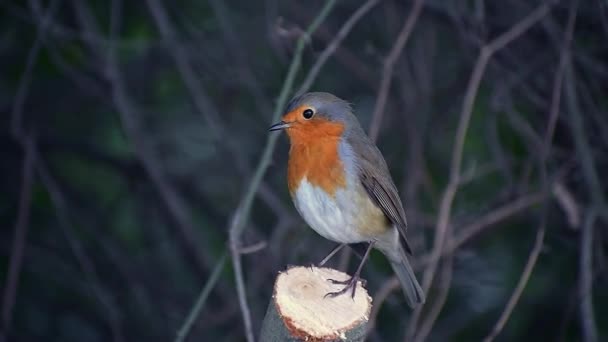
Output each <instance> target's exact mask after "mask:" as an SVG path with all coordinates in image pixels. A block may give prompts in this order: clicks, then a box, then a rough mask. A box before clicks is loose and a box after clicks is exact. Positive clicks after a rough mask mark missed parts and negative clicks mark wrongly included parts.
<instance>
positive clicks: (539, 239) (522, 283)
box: [484, 218, 545, 342]
mask: <svg viewBox="0 0 608 342" xmlns="http://www.w3.org/2000/svg"><path fill="white" fill-rule="evenodd" d="M542 220H543V222H542V223H541V226H540V227H539V228H538V232H537V233H536V241H535V242H534V247H533V248H532V251H531V252H530V256H529V257H528V261H527V262H526V266H525V267H524V271H523V273H522V275H521V278H519V282H518V283H517V286H516V287H515V290H514V291H513V294H511V297H510V298H509V301H508V302H507V306H506V307H505V310H504V311H503V312H502V314H501V315H500V318H499V319H498V322H496V325H495V326H494V328H493V329H492V332H491V333H490V334H489V335H488V336H487V337H486V338H485V339H484V341H485V342H489V341H492V340H494V338H496V336H498V334H499V333H500V331H501V330H502V328H503V327H504V326H505V324H506V323H507V320H508V319H509V316H511V312H512V311H513V308H515V304H517V302H518V301H519V297H521V294H522V292H523V291H524V289H525V288H526V284H528V279H529V278H530V275H531V274H532V270H533V269H534V266H535V265H536V260H537V259H538V255H539V254H540V252H541V251H542V248H543V242H544V240H545V222H544V221H545V218H543V219H542Z"/></svg>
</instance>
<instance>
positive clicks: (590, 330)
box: [578, 208, 598, 342]
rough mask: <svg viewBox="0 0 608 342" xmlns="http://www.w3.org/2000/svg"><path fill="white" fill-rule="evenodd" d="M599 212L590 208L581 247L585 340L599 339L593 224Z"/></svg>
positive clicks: (586, 341)
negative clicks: (594, 296)
mask: <svg viewBox="0 0 608 342" xmlns="http://www.w3.org/2000/svg"><path fill="white" fill-rule="evenodd" d="M596 217H597V213H596V212H595V209H593V208H592V209H589V211H588V213H587V217H586V218H585V224H584V225H583V231H582V237H581V246H580V248H579V251H580V254H581V256H580V258H579V276H578V282H579V284H578V291H579V293H578V295H579V302H580V306H579V310H580V320H581V323H580V324H581V330H582V338H583V341H585V342H596V341H597V340H598V335H597V326H596V324H595V315H594V314H593V226H594V224H595V219H596Z"/></svg>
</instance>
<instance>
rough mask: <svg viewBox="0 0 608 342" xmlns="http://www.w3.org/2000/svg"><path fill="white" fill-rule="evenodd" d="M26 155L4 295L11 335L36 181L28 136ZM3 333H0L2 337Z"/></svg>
mask: <svg viewBox="0 0 608 342" xmlns="http://www.w3.org/2000/svg"><path fill="white" fill-rule="evenodd" d="M23 148H24V157H23V168H22V174H23V179H22V183H21V190H20V195H19V206H18V209H17V220H16V222H15V235H14V236H13V243H12V248H11V256H10V259H9V264H8V267H7V269H8V272H7V275H6V283H5V285H4V295H3V297H2V331H4V333H5V334H6V335H9V332H10V330H11V321H12V318H13V307H14V305H15V299H16V296H17V289H18V287H19V274H20V272H21V266H22V264H23V251H24V249H25V239H26V236H27V232H28V227H29V221H30V209H31V202H32V183H33V182H34V172H33V170H34V163H35V161H34V141H33V138H31V137H28V138H25V139H24V141H23ZM1 336H2V334H1V333H0V337H1Z"/></svg>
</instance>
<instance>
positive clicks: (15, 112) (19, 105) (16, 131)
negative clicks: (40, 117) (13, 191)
mask: <svg viewBox="0 0 608 342" xmlns="http://www.w3.org/2000/svg"><path fill="white" fill-rule="evenodd" d="M59 3H60V1H59V0H56V1H53V2H51V4H50V5H49V7H48V9H47V10H46V12H45V14H44V15H43V17H42V19H41V22H40V24H39V25H38V29H37V32H36V40H34V44H33V45H32V48H31V49H30V51H29V53H28V55H27V59H26V61H25V70H24V71H23V75H22V76H21V79H20V80H19V85H18V86H17V92H16V94H15V101H14V102H13V108H12V113H11V134H12V135H13V137H14V138H16V139H18V138H19V137H21V136H23V106H24V104H25V98H26V96H27V93H28V90H29V85H30V82H31V80H32V72H33V70H34V65H35V64H36V60H37V59H38V54H39V53H40V48H41V47H42V43H43V42H44V35H45V34H46V33H47V29H48V26H49V23H50V22H51V19H52V17H53V15H54V13H55V10H56V9H57V7H59Z"/></svg>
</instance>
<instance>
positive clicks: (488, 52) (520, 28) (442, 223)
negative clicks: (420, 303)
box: [407, 4, 550, 340]
mask: <svg viewBox="0 0 608 342" xmlns="http://www.w3.org/2000/svg"><path fill="white" fill-rule="evenodd" d="M549 8H550V7H549V5H547V4H542V5H540V6H539V7H538V8H536V9H535V10H534V11H532V12H531V13H530V14H528V15H527V16H526V17H525V18H524V19H523V20H521V21H520V22H518V23H517V24H515V25H514V26H513V27H511V28H510V29H509V30H508V31H507V32H505V33H503V34H501V35H500V36H498V37H497V38H495V39H494V40H492V41H491V42H490V43H488V44H486V45H484V46H483V47H482V48H481V51H480V53H479V56H478V58H477V62H476V63H475V67H474V69H473V73H472V74H471V78H470V80H469V84H468V85H467V90H466V94H465V97H464V100H463V105H462V111H461V113H460V121H459V123H458V130H457V132H456V137H455V140H454V148H453V150H452V161H451V164H450V175H449V181H448V185H447V187H446V189H445V191H444V193H443V195H442V198H441V204H440V208H439V215H438V219H437V226H436V229H435V241H434V243H433V250H432V258H433V261H432V262H431V263H430V265H429V266H428V268H427V269H426V270H425V272H424V276H423V280H422V287H423V289H424V291H425V292H427V293H428V291H429V290H430V288H431V285H432V283H433V278H434V277H435V272H436V269H437V264H438V261H439V257H440V255H441V253H442V250H443V249H444V245H445V241H446V240H447V239H449V236H450V231H449V226H450V216H451V210H452V203H453V201H454V197H455V196H456V192H457V191H458V186H459V183H460V173H461V164H462V154H463V150H464V142H465V139H466V135H467V131H468V127H469V123H470V121H471V114H472V112H473V104H474V102H475V98H476V96H477V91H478V89H479V85H480V84H481V80H482V78H483V75H484V72H485V69H486V66H487V65H488V62H489V60H490V58H491V57H492V56H493V55H494V54H495V53H496V52H497V51H499V50H500V49H502V48H503V47H505V46H506V45H507V44H509V43H510V42H511V41H513V40H514V39H516V38H518V37H519V36H520V35H522V34H523V33H524V32H526V31H527V30H528V29H529V28H530V27H532V26H533V25H534V24H536V23H537V22H538V21H539V20H541V19H542V18H543V17H544V16H545V15H546V14H547V13H548V12H549ZM446 290H449V287H448V288H446ZM421 313H422V308H417V309H416V310H414V313H413V314H412V317H411V319H410V322H409V324H408V334H407V335H408V336H407V338H408V339H410V340H411V339H412V337H413V336H414V334H415V333H416V331H417V329H416V326H417V323H418V319H419V318H420V315H421ZM428 319H430V320H432V321H434V320H435V319H436V317H432V316H431V317H429V318H428ZM425 337H426V336H418V337H417V339H419V340H424V338H425Z"/></svg>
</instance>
